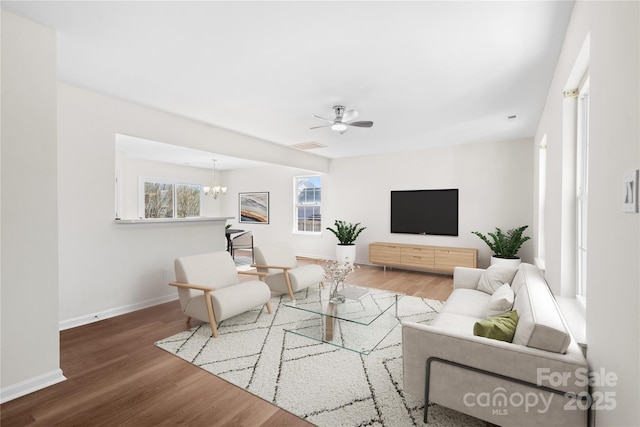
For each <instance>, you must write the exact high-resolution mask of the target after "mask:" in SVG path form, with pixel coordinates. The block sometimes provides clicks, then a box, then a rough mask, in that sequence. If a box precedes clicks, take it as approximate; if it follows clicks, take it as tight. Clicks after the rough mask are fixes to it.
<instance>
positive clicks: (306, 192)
mask: <svg viewBox="0 0 640 427" xmlns="http://www.w3.org/2000/svg"><path fill="white" fill-rule="evenodd" d="M294 186H295V187H294V197H295V201H296V202H295V211H294V223H295V225H294V232H298V233H318V234H319V233H320V231H321V229H322V227H321V222H320V219H321V216H320V206H321V200H322V183H321V180H320V175H313V176H299V177H296V178H295V181H294Z"/></svg>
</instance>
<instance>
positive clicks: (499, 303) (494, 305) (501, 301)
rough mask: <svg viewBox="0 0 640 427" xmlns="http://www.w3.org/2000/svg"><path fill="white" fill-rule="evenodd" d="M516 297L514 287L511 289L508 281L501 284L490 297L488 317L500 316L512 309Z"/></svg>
mask: <svg viewBox="0 0 640 427" xmlns="http://www.w3.org/2000/svg"><path fill="white" fill-rule="evenodd" d="M514 297H515V295H514V293H513V289H511V286H510V285H509V284H508V283H505V284H504V285H502V286H500V287H499V288H498V289H497V290H496V291H495V292H494V293H493V295H491V297H489V301H488V303H487V318H489V317H493V316H499V315H501V314H504V313H506V312H507V311H509V310H511V308H512V307H513V299H514Z"/></svg>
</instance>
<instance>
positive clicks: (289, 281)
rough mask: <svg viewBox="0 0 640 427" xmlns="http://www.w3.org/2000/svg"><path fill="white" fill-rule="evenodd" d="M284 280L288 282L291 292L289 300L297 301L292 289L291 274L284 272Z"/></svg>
mask: <svg viewBox="0 0 640 427" xmlns="http://www.w3.org/2000/svg"><path fill="white" fill-rule="evenodd" d="M284 278H285V280H286V282H287V289H288V290H289V298H291V301H294V300H295V299H296V297H294V296H293V289H292V288H291V279H290V278H289V272H288V271H285V272H284Z"/></svg>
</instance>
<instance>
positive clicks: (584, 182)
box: [576, 76, 589, 305]
mask: <svg viewBox="0 0 640 427" xmlns="http://www.w3.org/2000/svg"><path fill="white" fill-rule="evenodd" d="M576 123H577V134H576V135H577V136H576V141H577V143H576V145H577V146H576V175H577V176H576V245H577V247H576V264H577V265H576V270H577V271H576V273H577V274H576V297H577V298H578V299H579V300H581V301H582V302H583V303H584V304H585V305H586V298H587V206H588V199H589V197H588V196H589V185H588V184H589V182H588V176H589V77H588V76H587V77H586V78H585V79H584V81H583V83H582V85H581V86H580V90H579V93H578V116H577V120H576Z"/></svg>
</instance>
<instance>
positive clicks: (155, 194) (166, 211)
mask: <svg viewBox="0 0 640 427" xmlns="http://www.w3.org/2000/svg"><path fill="white" fill-rule="evenodd" d="M144 217H145V218H173V184H162V183H159V182H145V183H144Z"/></svg>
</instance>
